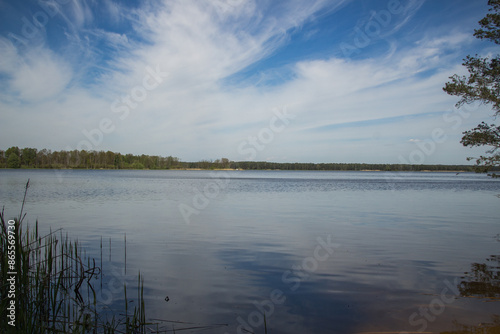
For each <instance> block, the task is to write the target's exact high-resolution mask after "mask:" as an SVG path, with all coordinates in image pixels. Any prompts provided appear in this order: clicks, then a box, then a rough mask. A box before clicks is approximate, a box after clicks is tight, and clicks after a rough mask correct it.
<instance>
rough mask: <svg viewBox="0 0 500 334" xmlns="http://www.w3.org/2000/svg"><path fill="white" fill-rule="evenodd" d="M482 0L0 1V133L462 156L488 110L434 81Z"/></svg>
mask: <svg viewBox="0 0 500 334" xmlns="http://www.w3.org/2000/svg"><path fill="white" fill-rule="evenodd" d="M487 9H488V7H487V1H486V0H484V1H483V0H475V1H470V0H442V1H431V0H427V1H425V0H380V1H379V0H370V1H368V0H353V1H348V0H345V1H321V0H311V1H299V0H290V1H270V0H267V1H265V0H210V1H194V0H193V1H190V0H165V1H146V0H135V1H132V0H130V1H126V0H123V1H117V0H100V1H97V0H41V1H32V0H23V1H18V0H15V1H14V0H9V1H7V0H0V15H1V18H0V57H1V59H0V87H1V89H0V115H1V122H0V143H1V145H0V146H1V148H2V149H6V148H8V147H10V146H19V147H35V148H38V149H42V148H47V149H52V150H74V149H87V150H97V151H100V150H105V151H106V150H111V151H115V152H121V153H133V154H143V153H144V154H150V155H162V156H168V155H172V156H176V157H179V158H180V159H181V160H183V161H198V160H202V159H209V160H210V159H217V158H221V157H227V158H229V159H231V160H235V161H240V160H268V161H278V162H282V161H283V162H368V163H401V162H408V163H417V164H419V163H432V164H434V163H437V164H464V163H467V161H466V157H468V156H478V155H479V154H482V153H483V151H484V149H469V148H464V147H462V146H461V144H460V143H459V141H460V138H461V135H462V132H463V131H465V130H468V129H470V128H473V127H474V126H475V125H477V124H478V123H480V122H481V121H483V120H487V121H493V119H492V118H491V115H492V111H491V110H490V109H489V108H488V107H487V106H478V105H473V106H468V107H464V108H461V109H460V110H457V109H455V108H454V104H455V103H456V102H457V98H455V97H451V96H448V95H447V94H445V93H444V92H443V91H442V87H443V86H444V84H445V83H446V82H447V81H448V77H449V76H451V75H453V74H455V73H462V74H464V69H463V68H462V66H461V63H462V59H463V58H464V57H465V56H466V55H468V54H476V53H477V54H480V55H484V56H486V55H491V54H496V53H498V47H497V46H495V45H494V44H492V43H488V42H485V41H480V40H478V39H476V38H474V37H473V36H472V33H473V31H474V29H475V28H477V27H478V24H477V21H479V20H480V19H481V18H482V17H484V15H485V14H486V13H487Z"/></svg>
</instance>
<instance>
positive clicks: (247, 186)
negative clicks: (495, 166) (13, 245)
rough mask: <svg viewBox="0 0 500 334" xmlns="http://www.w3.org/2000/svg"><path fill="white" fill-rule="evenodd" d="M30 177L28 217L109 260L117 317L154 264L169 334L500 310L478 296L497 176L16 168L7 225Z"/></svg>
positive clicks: (151, 277) (396, 325) (11, 173)
mask: <svg viewBox="0 0 500 334" xmlns="http://www.w3.org/2000/svg"><path fill="white" fill-rule="evenodd" d="M28 178H29V179H30V184H31V186H30V189H29V191H28V197H27V203H26V205H25V211H26V212H27V213H28V214H27V218H26V220H27V222H28V223H29V224H33V223H34V222H35V221H36V220H37V219H38V221H39V224H40V228H41V230H42V231H45V232H48V231H49V228H51V229H52V230H55V229H57V228H63V231H64V233H66V232H67V233H68V234H69V236H70V237H72V238H77V239H78V240H79V241H80V242H81V243H82V245H83V247H84V248H85V249H86V251H87V254H88V255H90V256H93V257H95V258H96V261H97V263H103V281H104V284H103V286H102V287H100V288H99V289H98V290H99V293H100V295H101V300H100V302H101V303H102V305H103V309H104V308H106V309H107V308H111V309H112V308H113V306H114V305H116V304H119V303H121V302H123V296H122V290H123V289H122V287H123V281H125V282H127V283H130V285H133V284H137V282H136V277H137V273H138V272H139V271H140V272H141V275H142V276H143V277H144V279H145V281H144V296H145V302H146V317H147V318H153V319H163V320H169V321H171V322H164V323H163V324H164V325H165V326H168V328H169V329H172V328H173V329H175V330H176V331H178V330H181V329H182V328H186V327H196V326H209V325H214V326H213V327H211V329H210V330H209V332H212V333H238V332H244V330H247V331H251V332H255V333H264V319H263V316H262V314H266V326H267V330H268V332H269V333H306V332H310V333H313V332H314V333H360V332H382V331H392V332H398V331H408V332H410V331H413V332H417V331H427V332H436V333H439V332H440V331H445V330H447V331H450V330H454V329H455V330H456V329H457V328H459V324H466V325H472V326H477V325H478V324H479V323H488V322H492V321H493V320H492V317H493V316H495V315H499V314H500V311H498V310H499V309H500V307H499V306H500V303H499V302H498V301H494V299H493V298H488V297H491V293H490V295H488V293H487V292H485V293H484V295H481V293H480V291H479V292H478V291H473V292H475V294H474V295H473V296H469V297H465V296H464V294H466V292H469V293H470V292H471V291H470V290H467V289H466V288H467V287H468V286H469V285H467V283H468V282H471V281H474V275H473V273H474V271H473V270H471V269H474V268H483V269H484V270H491V271H492V272H493V273H495V272H496V273H498V268H497V269H495V266H498V265H499V264H498V262H497V259H498V258H495V257H494V256H497V255H500V242H499V241H500V235H499V234H500V219H499V214H500V198H498V197H497V195H498V194H500V180H498V179H497V180H493V179H490V178H488V177H487V176H486V175H482V174H474V173H459V174H457V173H411V172H405V173H386V172H318V171H308V172H302V171H173V170H172V171H169V170H166V171H119V170H64V171H58V170H2V171H0V205H1V206H5V210H6V214H7V216H12V217H13V216H15V215H16V214H17V213H18V212H19V209H20V207H21V202H22V196H23V192H24V185H25V184H26V181H27V180H28ZM125 249H126V251H125ZM492 256H493V257H492ZM104 264H105V265H104ZM474 264H485V266H483V267H481V266H476V267H474ZM495 270H497V271H495ZM464 283H465V284H464ZM492 283H493V287H494V286H495V284H496V286H497V287H498V286H499V282H498V281H496V282H492ZM490 292H491V291H490ZM471 297H474V298H471ZM174 321H175V322H174ZM220 324H227V326H219V325H220ZM215 325H217V326H215ZM205 329H206V327H205ZM192 331H193V332H196V331H197V329H192Z"/></svg>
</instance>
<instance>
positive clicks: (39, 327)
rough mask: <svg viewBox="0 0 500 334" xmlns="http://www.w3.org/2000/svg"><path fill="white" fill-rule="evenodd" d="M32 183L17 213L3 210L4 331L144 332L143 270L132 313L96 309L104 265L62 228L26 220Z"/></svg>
mask: <svg viewBox="0 0 500 334" xmlns="http://www.w3.org/2000/svg"><path fill="white" fill-rule="evenodd" d="M28 188H29V180H28V182H27V184H26V190H25V194H24V199H23V204H22V207H21V212H20V214H19V216H18V217H17V218H15V219H11V220H7V219H6V218H5V213H4V208H2V211H1V212H0V230H1V231H0V259H1V260H0V309H1V310H2V313H4V314H2V315H1V318H0V332H1V333H23V334H24V333H27V334H40V333H145V332H146V326H147V325H148V324H147V323H146V317H145V305H144V294H143V286H144V280H143V279H142V277H141V275H140V274H139V278H138V286H137V291H138V296H137V298H138V306H136V307H134V310H132V311H131V313H129V310H128V306H126V310H125V314H123V315H121V316H120V318H117V317H116V316H114V315H113V316H112V317H111V318H103V317H102V315H100V314H99V313H98V312H97V309H98V298H97V296H96V292H95V290H94V287H93V282H94V281H95V280H96V279H97V276H98V275H99V273H100V271H101V268H99V267H98V266H96V264H95V260H94V259H91V258H87V257H86V256H85V255H82V249H81V247H80V245H79V244H78V242H77V241H71V240H70V239H69V237H68V236H67V235H66V236H63V234H62V231H61V230H56V231H53V232H52V231H50V233H48V234H47V235H43V236H42V235H40V234H39V231H38V221H37V222H36V223H35V226H34V227H33V228H31V229H30V227H29V226H25V224H23V221H24V218H25V214H24V215H23V209H24V203H25V201H26V194H27V191H28ZM9 235H10V236H9ZM9 246H10V247H9ZM9 252H10V253H9ZM9 255H11V256H10V258H9ZM9 260H10V261H11V262H10V263H9ZM10 282H12V283H13V284H10ZM126 289H127V287H126V286H125V287H124V290H125V291H124V292H125V295H126V292H127V291H126ZM14 295H15V296H14ZM12 301H14V303H15V304H14V305H15V310H14V312H11V311H9V310H8V308H9V307H10V308H11V309H12V306H11V303H12ZM126 304H127V302H126ZM9 314H10V315H11V317H10V318H9V317H8V315H9ZM12 315H14V317H12Z"/></svg>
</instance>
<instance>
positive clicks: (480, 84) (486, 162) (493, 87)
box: [443, 0, 500, 176]
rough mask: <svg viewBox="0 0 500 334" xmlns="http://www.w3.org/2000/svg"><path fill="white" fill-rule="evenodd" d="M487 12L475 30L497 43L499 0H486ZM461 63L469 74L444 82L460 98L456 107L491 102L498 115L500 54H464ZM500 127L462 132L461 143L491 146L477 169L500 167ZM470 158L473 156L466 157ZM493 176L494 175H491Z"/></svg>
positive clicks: (482, 36)
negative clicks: (485, 55) (482, 55)
mask: <svg viewBox="0 0 500 334" xmlns="http://www.w3.org/2000/svg"><path fill="white" fill-rule="evenodd" d="M488 5H489V6H490V8H489V13H488V14H487V15H486V16H485V17H484V18H483V19H482V20H480V21H479V24H480V26H481V29H476V30H475V31H474V36H475V37H477V38H479V39H486V40H490V41H492V42H493V43H495V44H500V0H489V1H488ZM463 66H465V68H467V71H468V72H469V76H468V77H467V76H459V75H457V74H455V75H453V76H451V77H450V79H451V81H450V82H448V83H446V84H445V87H444V88H443V90H444V91H445V92H446V93H448V94H450V95H453V96H458V97H460V100H459V101H458V103H457V105H456V106H457V107H458V108H459V107H461V106H463V105H464V104H470V103H474V102H480V103H483V104H486V105H491V107H492V109H493V110H494V111H495V116H499V115H500V55H496V56H494V57H491V58H490V57H479V56H478V55H475V56H474V57H473V56H467V57H466V58H465V59H464V63H463ZM499 129H500V128H499V127H498V126H496V125H495V124H490V125H488V124H486V123H484V122H483V123H481V124H479V125H478V126H477V127H476V128H474V129H472V130H469V131H465V132H464V133H463V134H464V136H463V138H462V140H461V143H462V144H463V145H464V146H468V147H474V146H490V147H491V148H490V149H489V150H488V151H487V152H486V153H487V154H489V155H488V156H480V157H479V158H475V159H476V167H477V171H481V172H486V171H488V170H490V169H491V168H492V167H495V166H500V153H499V152H498V149H499V148H500V141H499ZM468 159H469V160H472V159H474V158H468ZM492 176H497V175H495V174H492Z"/></svg>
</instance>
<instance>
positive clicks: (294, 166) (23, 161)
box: [0, 147, 474, 171]
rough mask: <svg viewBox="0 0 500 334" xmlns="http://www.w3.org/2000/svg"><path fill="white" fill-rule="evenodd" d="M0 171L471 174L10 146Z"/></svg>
mask: <svg viewBox="0 0 500 334" xmlns="http://www.w3.org/2000/svg"><path fill="white" fill-rule="evenodd" d="M0 168H74V169H76V168H80V169H250V170H256V169H260V170H267V169H270V170H344V171H347V170H381V171H437V170H439V171H473V170H474V169H473V166H470V165H404V164H369V163H299V162H296V163H281V162H266V161H230V160H229V159H226V158H222V159H217V160H214V161H207V160H202V161H198V162H183V161H180V159H179V158H176V157H172V156H168V157H161V156H156V155H154V156H151V155H144V154H142V155H133V154H121V153H115V152H111V151H107V152H104V151H85V150H82V151H77V150H74V151H51V150H47V149H43V150H37V149H35V148H22V149H21V148H18V147H11V148H9V149H7V150H5V151H4V150H0Z"/></svg>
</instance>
